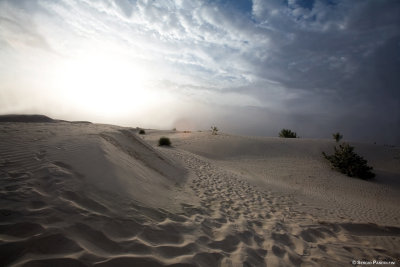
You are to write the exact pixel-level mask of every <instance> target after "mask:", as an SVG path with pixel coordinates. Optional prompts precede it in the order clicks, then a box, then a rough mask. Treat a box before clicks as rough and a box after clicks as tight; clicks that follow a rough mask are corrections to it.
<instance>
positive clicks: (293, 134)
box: [279, 129, 297, 138]
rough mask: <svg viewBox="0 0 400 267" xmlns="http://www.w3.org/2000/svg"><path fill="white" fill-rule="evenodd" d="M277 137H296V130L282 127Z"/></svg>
mask: <svg viewBox="0 0 400 267" xmlns="http://www.w3.org/2000/svg"><path fill="white" fill-rule="evenodd" d="M279 137H283V138H296V137H297V134H296V132H292V131H291V130H289V129H282V130H281V131H280V133H279Z"/></svg>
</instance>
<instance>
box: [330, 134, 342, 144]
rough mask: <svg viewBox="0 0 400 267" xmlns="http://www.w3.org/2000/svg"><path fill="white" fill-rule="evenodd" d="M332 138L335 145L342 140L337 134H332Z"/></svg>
mask: <svg viewBox="0 0 400 267" xmlns="http://www.w3.org/2000/svg"><path fill="white" fill-rule="evenodd" d="M332 136H333V139H335V141H336V143H338V142H339V141H340V140H342V138H343V135H341V134H340V133H339V132H337V133H334V134H332Z"/></svg>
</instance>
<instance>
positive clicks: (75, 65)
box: [53, 50, 155, 117]
mask: <svg viewBox="0 0 400 267" xmlns="http://www.w3.org/2000/svg"><path fill="white" fill-rule="evenodd" d="M53 86H54V87H55V88H56V90H59V91H60V92H61V94H62V95H63V97H64V98H65V100H66V101H68V102H69V103H73V105H74V106H75V107H76V108H78V109H81V110H84V111H88V112H91V113H94V114H107V115H108V116H111V117H112V116H114V115H115V116H117V115H121V114H123V113H126V112H132V111H133V112H134V111H139V110H142V109H143V108H145V107H148V106H151V105H153V104H154V101H155V98H154V92H153V91H152V90H151V88H150V87H149V86H150V83H149V74H148V73H147V70H146V68H145V67H143V66H141V65H139V64H136V63H135V62H133V61H129V60H126V59H124V58H121V57H119V56H116V55H113V54H107V51H97V52H88V51H87V50H86V51H84V53H83V55H82V56H79V57H74V58H71V59H66V60H65V61H63V62H61V63H60V64H59V66H58V68H57V70H56V71H55V76H54V80H53Z"/></svg>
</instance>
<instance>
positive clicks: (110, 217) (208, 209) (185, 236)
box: [0, 122, 400, 266]
mask: <svg viewBox="0 0 400 267" xmlns="http://www.w3.org/2000/svg"><path fill="white" fill-rule="evenodd" d="M0 127H1V128H0V137H1V139H0V140H1V142H0V155H1V160H0V175H1V177H0V194H1V202H0V203H1V206H0V252H1V253H0V263H1V265H4V266H267V265H268V266H321V265H323V266H338V265H343V264H348V263H350V261H351V260H353V259H361V258H367V259H386V258H392V259H398V258H399V254H398V251H400V250H399V244H400V242H399V241H400V230H399V228H398V227H399V226H398V225H383V224H381V225H378V224H371V223H367V222H358V223H354V222H352V221H350V220H348V219H346V218H344V219H342V220H340V221H335V220H333V221H324V220H321V218H320V217H318V216H315V214H311V213H308V212H307V207H308V206H307V204H305V203H303V202H302V198H300V197H299V196H298V195H296V194H294V193H293V191H287V190H286V191H285V190H284V189H283V188H281V189H282V190H280V189H279V188H280V187H272V186H271V187H268V186H257V185H256V184H255V183H254V180H252V179H250V178H249V176H248V173H241V172H240V171H237V169H234V168H231V167H229V166H227V165H225V164H221V162H219V161H215V160H213V159H209V158H207V157H204V156H202V155H199V154H196V153H193V152H190V151H189V150H188V149H185V147H184V146H179V142H177V146H175V147H172V148H160V147H157V146H151V145H149V144H154V140H156V138H157V136H158V135H159V134H165V133H162V132H160V133H156V134H154V136H152V135H151V133H150V134H149V136H145V137H139V136H138V135H136V134H135V131H134V130H133V129H128V128H123V127H117V126H109V125H96V124H92V125H91V124H70V123H66V122H58V123H51V124H46V123H37V124H24V123H22V124H20V123H18V124H15V123H14V124H13V123H4V124H1V125H0ZM175 134H176V135H179V134H180V133H171V135H172V136H173V135H175ZM152 138H153V139H152ZM176 138H178V137H176ZM180 138H181V139H180V140H182V142H188V144H194V143H195V141H193V140H191V139H190V138H187V139H185V138H186V137H185V136H183V137H180ZM193 138H196V139H197V140H198V142H200V145H201V146H202V147H203V149H206V148H207V142H205V141H207V138H210V137H208V136H206V135H205V134H204V135H202V134H198V135H194V137H193ZM221 138H225V139H229V138H231V137H229V136H225V137H224V136H222V137H221ZM185 140H186V141H185ZM202 140H203V141H202ZM215 140H217V141H218V139H213V140H212V142H216V141H215ZM244 154H245V153H244ZM242 160H243V159H242ZM234 163H235V164H240V161H238V162H234ZM246 166H247V165H246ZM319 208H320V209H321V210H323V209H324V206H322V207H319ZM361 208H362V207H361Z"/></svg>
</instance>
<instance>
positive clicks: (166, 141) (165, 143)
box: [158, 137, 171, 146]
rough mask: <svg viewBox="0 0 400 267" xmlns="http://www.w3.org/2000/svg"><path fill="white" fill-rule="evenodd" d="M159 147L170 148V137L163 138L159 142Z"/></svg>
mask: <svg viewBox="0 0 400 267" xmlns="http://www.w3.org/2000/svg"><path fill="white" fill-rule="evenodd" d="M158 145H159V146H170V145H171V140H169V138H168V137H161V138H160V139H159V140H158Z"/></svg>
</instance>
